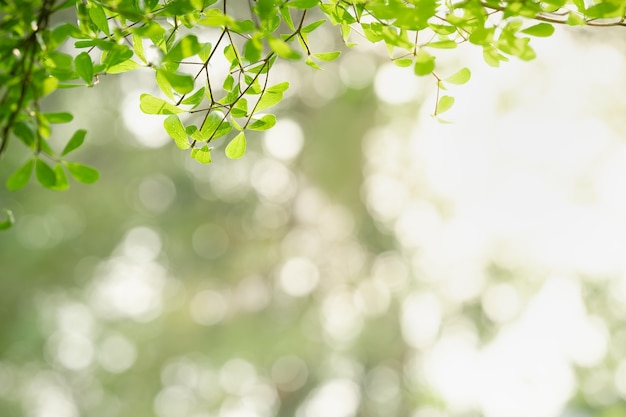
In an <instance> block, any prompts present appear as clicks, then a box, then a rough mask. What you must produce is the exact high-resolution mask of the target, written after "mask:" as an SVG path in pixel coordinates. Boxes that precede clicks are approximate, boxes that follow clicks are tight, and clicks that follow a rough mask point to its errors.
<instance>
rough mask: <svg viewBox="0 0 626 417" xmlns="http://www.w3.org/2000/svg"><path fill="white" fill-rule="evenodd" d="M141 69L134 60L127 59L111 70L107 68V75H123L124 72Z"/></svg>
mask: <svg viewBox="0 0 626 417" xmlns="http://www.w3.org/2000/svg"><path fill="white" fill-rule="evenodd" d="M139 67H141V65H139V64H138V63H137V62H135V61H133V60H132V59H127V60H126V61H124V62H120V63H119V64H115V65H113V66H111V67H109V68H107V70H106V71H107V73H109V74H121V73H122V72H128V71H132V70H134V69H137V68H139Z"/></svg>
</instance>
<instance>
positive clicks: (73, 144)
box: [61, 129, 87, 156]
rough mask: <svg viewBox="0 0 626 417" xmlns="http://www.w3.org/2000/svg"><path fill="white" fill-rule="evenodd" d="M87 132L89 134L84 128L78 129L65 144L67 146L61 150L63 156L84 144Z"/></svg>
mask: <svg viewBox="0 0 626 417" xmlns="http://www.w3.org/2000/svg"><path fill="white" fill-rule="evenodd" d="M86 134H87V131H86V130H83V129H79V130H77V131H76V132H75V133H74V134H73V135H72V137H71V138H70V140H69V141H68V142H67V145H65V148H63V151H62V152H61V156H65V155H67V154H68V153H70V152H72V151H73V150H74V149H77V148H79V147H80V145H82V144H83V142H84V141H85V135H86Z"/></svg>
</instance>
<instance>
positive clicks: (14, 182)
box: [6, 158, 35, 191]
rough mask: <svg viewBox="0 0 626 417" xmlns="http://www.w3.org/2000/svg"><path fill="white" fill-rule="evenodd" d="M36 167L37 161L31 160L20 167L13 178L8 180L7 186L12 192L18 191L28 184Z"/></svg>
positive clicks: (12, 175)
mask: <svg viewBox="0 0 626 417" xmlns="http://www.w3.org/2000/svg"><path fill="white" fill-rule="evenodd" d="M34 166H35V160H34V159H33V158H30V159H29V160H28V161H26V163H25V164H24V165H22V166H21V167H19V168H18V169H17V170H16V171H15V172H14V173H13V174H11V176H10V177H9V178H8V179H7V182H6V186H7V189H9V190H10V191H16V190H19V189H20V188H22V187H24V186H25V185H26V184H28V180H30V176H31V175H32V174H33V168H34Z"/></svg>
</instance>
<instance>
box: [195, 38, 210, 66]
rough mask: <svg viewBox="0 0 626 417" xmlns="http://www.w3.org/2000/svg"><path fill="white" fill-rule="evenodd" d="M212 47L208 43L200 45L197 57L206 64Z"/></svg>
mask: <svg viewBox="0 0 626 417" xmlns="http://www.w3.org/2000/svg"><path fill="white" fill-rule="evenodd" d="M211 49H212V45H211V43H210V42H207V43H204V44H202V47H201V48H200V50H199V51H198V57H199V58H200V59H201V60H202V61H204V62H206V61H207V60H208V59H209V55H211Z"/></svg>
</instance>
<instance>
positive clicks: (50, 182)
mask: <svg viewBox="0 0 626 417" xmlns="http://www.w3.org/2000/svg"><path fill="white" fill-rule="evenodd" d="M35 176H36V177H37V181H39V184H41V185H42V186H43V187H45V188H54V186H55V184H56V182H57V174H56V173H55V172H54V170H53V169H52V168H50V165H48V164H47V163H45V162H44V161H43V160H42V159H39V158H38V159H37V162H36V164H35Z"/></svg>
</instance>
